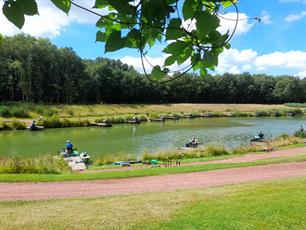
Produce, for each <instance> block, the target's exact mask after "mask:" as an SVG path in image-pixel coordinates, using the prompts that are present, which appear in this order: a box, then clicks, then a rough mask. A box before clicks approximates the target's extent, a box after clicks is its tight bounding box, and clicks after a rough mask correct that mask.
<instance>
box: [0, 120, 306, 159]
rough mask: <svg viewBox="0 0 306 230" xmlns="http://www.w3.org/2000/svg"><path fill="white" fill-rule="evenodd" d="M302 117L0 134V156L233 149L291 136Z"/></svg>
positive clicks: (191, 121)
mask: <svg viewBox="0 0 306 230" xmlns="http://www.w3.org/2000/svg"><path fill="white" fill-rule="evenodd" d="M300 125H303V126H304V127H306V120H305V118H199V119H190V120H188V119H181V120H178V121H168V120H167V121H166V122H164V123H162V122H161V123H158V122H147V123H142V124H140V125H131V124H125V125H115V126H113V127H111V128H99V127H85V128H65V129H47V130H44V131H40V132H30V131H3V132H0V155H1V156H18V157H32V156H37V155H41V154H54V153H56V152H57V151H58V150H59V149H61V148H63V146H64V145H65V142H66V140H68V139H69V140H71V141H72V143H73V144H74V146H75V147H77V148H78V150H79V151H80V152H83V151H87V152H88V153H89V154H90V155H91V156H92V158H93V159H95V158H97V157H98V156H99V155H102V154H110V153H112V154H118V153H131V154H135V155H140V154H142V153H143V152H156V151H160V150H165V149H175V148H178V147H183V146H184V145H185V143H186V141H187V140H189V139H190V138H191V137H192V135H193V134H194V135H195V136H196V137H197V138H198V140H199V142H201V143H203V144H204V145H208V144H216V145H224V146H227V147H236V146H240V145H246V144H248V143H249V141H250V139H251V137H253V136H254V135H257V134H258V133H259V132H260V131H262V132H263V133H265V136H266V137H267V138H273V137H276V136H278V135H280V134H282V133H287V134H293V133H294V131H295V130H297V129H298V128H299V126H300Z"/></svg>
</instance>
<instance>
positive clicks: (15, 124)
mask: <svg viewBox="0 0 306 230" xmlns="http://www.w3.org/2000/svg"><path fill="white" fill-rule="evenodd" d="M12 127H13V128H14V129H16V130H23V129H26V128H27V126H26V124H25V123H24V122H22V121H19V120H13V122H12Z"/></svg>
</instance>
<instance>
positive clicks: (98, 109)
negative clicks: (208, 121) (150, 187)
mask: <svg viewBox="0 0 306 230" xmlns="http://www.w3.org/2000/svg"><path fill="white" fill-rule="evenodd" d="M20 106H22V107H24V108H25V109H26V110H27V111H30V115H31V116H32V117H39V116H40V114H38V113H37V112H35V111H44V112H48V111H50V110H53V111H56V112H57V113H58V115H59V116H60V117H83V118H86V117H88V118H90V117H98V116H109V115H123V114H134V113H142V114H144V113H156V114H163V113H200V112H231V111H232V112H234V111H239V112H250V113H254V112H255V111H257V110H271V109H279V110H283V109H289V107H287V106H285V105H261V104H188V103H181V104H160V105H157V104H152V105H150V104H135V105H133V104H120V105H119V104H108V105H105V104H100V105H27V104H25V105H22V104H18V107H20ZM4 119H5V118H4Z"/></svg>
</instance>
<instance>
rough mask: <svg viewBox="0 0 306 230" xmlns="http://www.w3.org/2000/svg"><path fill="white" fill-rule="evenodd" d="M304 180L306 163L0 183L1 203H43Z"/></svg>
mask: <svg viewBox="0 0 306 230" xmlns="http://www.w3.org/2000/svg"><path fill="white" fill-rule="evenodd" d="M152 170H158V169H152ZM303 176H306V162H301V163H284V164H274V165H264V166H255V167H246V168H235V169H223V170H215V171H208V172H196V173H185V174H172V175H164V176H153V177H142V178H129V179H112V180H99V181H78V182H58V183H57V182H56V183H0V200H43V199H54V198H73V197H96V196H108V195H124V194H134V193H144V192H165V191H174V190H180V189H194V188H207V187H213V186H222V185H229V184H239V183H247V182H255V181H267V180H275V179H283V178H290V177H303Z"/></svg>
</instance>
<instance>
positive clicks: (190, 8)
mask: <svg viewBox="0 0 306 230" xmlns="http://www.w3.org/2000/svg"><path fill="white" fill-rule="evenodd" d="M197 5H198V1H197V0H185V1H184V5H183V16H184V19H185V20H187V19H188V18H192V17H193V16H194V13H195V11H196V9H197Z"/></svg>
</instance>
